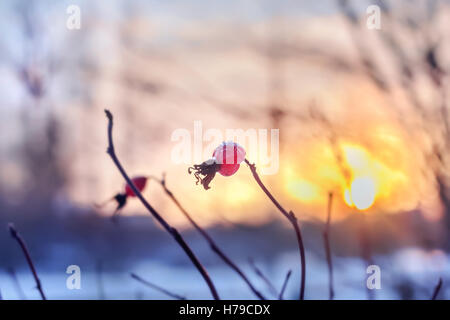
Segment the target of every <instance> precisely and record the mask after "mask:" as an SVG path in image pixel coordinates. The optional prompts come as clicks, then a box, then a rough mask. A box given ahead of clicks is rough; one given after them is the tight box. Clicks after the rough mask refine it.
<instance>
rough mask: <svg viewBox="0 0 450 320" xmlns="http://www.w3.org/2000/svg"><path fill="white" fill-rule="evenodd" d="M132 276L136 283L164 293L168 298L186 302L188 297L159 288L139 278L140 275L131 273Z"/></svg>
mask: <svg viewBox="0 0 450 320" xmlns="http://www.w3.org/2000/svg"><path fill="white" fill-rule="evenodd" d="M130 276H131V277H132V278H133V279H135V280H136V281H138V282H140V283H142V284H143V285H145V286H147V287H149V288H152V289H155V290H156V291H159V292H162V293H164V294H165V295H167V296H169V297H171V298H174V299H177V300H186V297H184V296H180V295H178V294H176V293H172V292H170V291H169V290H167V289H164V288H162V287H160V286H157V285H156V284H153V283H151V282H149V281H147V280H145V279H143V278H141V277H140V276H138V275H136V274H134V273H130Z"/></svg>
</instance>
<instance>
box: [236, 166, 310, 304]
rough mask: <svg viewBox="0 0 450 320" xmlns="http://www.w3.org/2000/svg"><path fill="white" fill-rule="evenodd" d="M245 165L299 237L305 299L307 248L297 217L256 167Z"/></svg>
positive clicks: (301, 291) (301, 292)
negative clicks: (264, 180)
mask: <svg viewBox="0 0 450 320" xmlns="http://www.w3.org/2000/svg"><path fill="white" fill-rule="evenodd" d="M244 161H245V163H246V164H247V165H248V167H249V168H250V171H251V172H252V174H253V178H255V180H256V182H257V183H258V185H259V186H260V188H261V189H262V190H263V191H264V193H265V194H266V195H267V197H268V198H269V199H270V200H271V201H272V203H273V204H274V205H275V207H277V209H278V210H280V212H281V213H282V214H283V215H284V216H285V217H286V219H288V220H289V222H290V223H291V224H292V227H293V228H294V231H295V234H296V236H297V242H298V248H299V251H300V267H301V277H300V297H299V298H300V300H304V299H305V280H306V265H305V264H306V263H305V260H306V258H305V247H304V245H303V239H302V234H301V232H300V227H299V225H298V221H297V217H296V216H295V214H294V213H293V212H292V211H289V212H288V211H286V209H284V208H283V207H282V206H281V204H280V203H279V202H278V201H277V200H276V199H275V198H274V196H273V195H272V194H271V193H270V192H269V190H267V188H266V186H265V185H264V184H263V183H262V181H261V179H260V178H259V175H258V172H256V166H255V165H254V164H251V163H250V162H249V161H248V160H247V159H245V160H244Z"/></svg>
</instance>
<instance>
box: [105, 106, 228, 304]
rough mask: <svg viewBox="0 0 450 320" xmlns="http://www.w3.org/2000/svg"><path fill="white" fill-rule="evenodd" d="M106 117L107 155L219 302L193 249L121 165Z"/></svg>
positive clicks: (108, 115)
mask: <svg viewBox="0 0 450 320" xmlns="http://www.w3.org/2000/svg"><path fill="white" fill-rule="evenodd" d="M105 114H106V117H107V119H108V132H107V133H108V149H107V153H108V154H109V156H110V157H111V159H112V161H113V162H114V164H115V165H116V167H117V169H118V170H119V172H120V173H121V174H122V176H123V178H124V179H125V181H126V182H127V183H128V185H129V186H130V188H131V189H132V190H133V192H134V193H135V195H136V197H137V198H138V199H139V200H140V201H141V202H142V204H143V205H144V207H145V208H146V209H147V210H148V211H149V212H150V214H151V215H152V216H153V217H154V218H155V219H156V220H157V221H158V222H159V223H160V224H161V226H162V227H163V228H164V229H165V230H166V231H167V232H168V233H169V234H170V235H171V236H172V237H173V238H174V240H175V241H176V242H177V243H178V245H179V246H180V247H181V248H182V249H183V251H184V252H185V253H186V255H187V256H188V257H189V259H190V260H191V262H192V263H193V264H194V266H195V267H196V268H197V270H198V271H199V272H200V274H201V275H202V277H203V279H204V280H205V282H206V284H207V285H208V288H209V290H210V291H211V294H212V296H213V298H214V299H215V300H219V299H220V298H219V295H218V293H217V290H216V288H215V286H214V284H213V282H212V280H211V278H210V277H209V275H208V272H207V271H206V269H205V268H204V267H203V265H202V264H201V263H200V261H199V260H198V259H197V257H196V256H195V254H194V252H193V251H192V249H191V248H190V247H189V245H188V244H187V243H186V242H185V241H184V239H183V237H182V236H181V234H180V233H179V232H178V230H177V229H175V228H174V227H172V226H171V225H169V224H168V223H167V222H166V220H164V218H163V217H162V216H161V215H160V214H159V213H158V212H157V211H156V210H155V209H154V208H153V207H152V206H151V205H150V203H148V202H147V200H145V198H144V197H143V196H142V194H141V193H140V192H139V190H138V189H137V188H136V186H135V185H134V183H133V181H131V179H130V177H129V176H128V174H127V173H126V171H125V169H124V168H123V167H122V164H121V163H120V161H119V159H118V158H117V156H116V152H115V149H114V143H113V138H112V129H113V115H112V113H111V112H110V111H109V110H105Z"/></svg>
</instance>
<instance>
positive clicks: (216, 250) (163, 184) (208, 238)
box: [148, 174, 265, 300]
mask: <svg viewBox="0 0 450 320" xmlns="http://www.w3.org/2000/svg"><path fill="white" fill-rule="evenodd" d="M148 178H150V179H153V180H155V181H157V182H158V183H159V184H160V185H161V187H162V188H163V190H164V192H165V193H166V194H167V196H168V197H169V198H170V199H171V200H172V202H173V203H174V204H175V205H176V206H177V208H178V209H179V210H180V211H181V212H182V213H183V215H184V216H185V217H186V218H187V219H188V220H189V222H190V223H191V224H192V225H193V226H194V228H195V229H196V230H197V231H198V232H199V233H200V234H201V235H202V236H203V238H205V240H206V241H207V242H208V244H209V246H210V248H211V250H212V251H213V252H214V253H216V254H217V255H218V256H219V257H220V258H221V259H222V260H223V261H224V262H225V263H226V264H227V265H228V266H229V267H230V268H231V269H233V270H234V271H235V272H236V273H237V274H238V275H239V276H240V277H241V278H242V279H243V280H244V282H245V283H246V284H247V285H248V287H249V288H250V290H251V291H252V292H253V293H254V294H255V295H256V296H257V297H258V298H259V299H261V300H265V297H264V296H263V295H262V294H261V292H259V291H258V290H257V289H256V288H255V286H254V285H253V284H252V283H251V282H250V280H249V279H248V278H247V276H246V275H245V273H244V272H243V271H242V270H241V269H240V268H239V267H238V266H237V265H236V264H235V263H234V262H233V261H232V260H231V259H230V258H229V257H228V256H227V255H226V254H225V253H224V252H223V251H222V249H220V248H219V246H218V245H217V244H216V242H215V241H214V240H213V239H212V237H211V236H210V235H209V234H208V233H207V232H206V230H205V229H203V228H202V227H201V226H200V225H198V223H197V222H196V221H195V220H194V219H193V218H192V216H191V215H190V214H189V213H188V212H187V211H186V209H185V208H184V207H183V206H182V205H181V204H180V202H179V201H178V199H177V198H176V197H175V196H174V194H173V193H172V191H170V190H169V189H168V188H167V184H166V179H165V175H164V174H163V177H162V179H161V180H159V179H158V178H156V177H153V176H150V177H148Z"/></svg>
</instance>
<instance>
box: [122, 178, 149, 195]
mask: <svg viewBox="0 0 450 320" xmlns="http://www.w3.org/2000/svg"><path fill="white" fill-rule="evenodd" d="M131 181H133V184H134V185H135V186H136V188H137V189H138V190H139V192H142V190H144V188H145V186H146V184H147V177H135V178H133V179H131ZM125 194H126V195H127V197H136V195H135V194H134V191H133V189H131V187H130V186H129V185H128V184H127V185H126V186H125Z"/></svg>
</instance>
